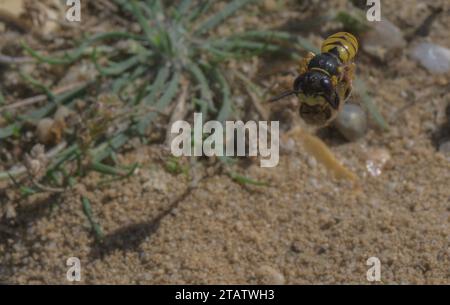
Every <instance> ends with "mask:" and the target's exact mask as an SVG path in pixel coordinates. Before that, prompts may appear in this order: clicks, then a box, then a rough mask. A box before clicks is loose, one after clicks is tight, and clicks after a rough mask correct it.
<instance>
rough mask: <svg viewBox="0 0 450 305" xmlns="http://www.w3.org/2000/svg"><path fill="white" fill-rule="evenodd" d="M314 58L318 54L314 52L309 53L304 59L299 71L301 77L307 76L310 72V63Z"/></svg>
mask: <svg viewBox="0 0 450 305" xmlns="http://www.w3.org/2000/svg"><path fill="white" fill-rule="evenodd" d="M314 56H316V54H314V53H313V52H308V53H307V54H306V56H305V57H303V58H302V60H301V61H300V64H299V69H298V73H299V75H302V74H305V73H306V72H307V71H308V65H309V62H310V61H311V59H313V58H314Z"/></svg>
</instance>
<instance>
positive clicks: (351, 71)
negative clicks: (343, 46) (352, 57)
mask: <svg viewBox="0 0 450 305" xmlns="http://www.w3.org/2000/svg"><path fill="white" fill-rule="evenodd" d="M355 69H356V65H355V63H350V64H348V65H346V66H345V67H344V73H343V77H342V91H343V96H344V101H345V100H347V99H348V98H349V96H350V94H351V93H352V87H353V78H354V76H355Z"/></svg>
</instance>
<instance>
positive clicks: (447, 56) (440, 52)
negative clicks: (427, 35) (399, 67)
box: [411, 42, 450, 73]
mask: <svg viewBox="0 0 450 305" xmlns="http://www.w3.org/2000/svg"><path fill="white" fill-rule="evenodd" d="M411 57H412V58H414V59H415V60H417V61H418V62H420V64H421V65H422V66H424V67H425V68H426V69H427V70H428V71H430V72H431V73H446V72H448V71H450V50H449V49H446V48H443V47H441V46H438V45H435V44H432V43H428V42H423V43H421V44H419V45H417V46H416V47H414V48H413V49H412V51H411Z"/></svg>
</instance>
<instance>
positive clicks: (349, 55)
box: [321, 32, 358, 63]
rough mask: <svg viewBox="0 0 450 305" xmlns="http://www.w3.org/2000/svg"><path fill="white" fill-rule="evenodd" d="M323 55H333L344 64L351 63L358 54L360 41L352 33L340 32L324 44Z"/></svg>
mask: <svg viewBox="0 0 450 305" xmlns="http://www.w3.org/2000/svg"><path fill="white" fill-rule="evenodd" d="M321 52H322V53H327V52H328V53H333V54H335V55H336V56H338V57H339V59H340V60H341V61H342V62H343V63H347V62H349V61H351V60H352V59H353V58H354V57H355V56H356V53H357V52H358V40H357V39H356V38H355V36H353V35H352V34H350V33H347V32H339V33H336V34H333V35H331V36H330V37H328V38H327V39H325V41H324V42H323V43H322V48H321Z"/></svg>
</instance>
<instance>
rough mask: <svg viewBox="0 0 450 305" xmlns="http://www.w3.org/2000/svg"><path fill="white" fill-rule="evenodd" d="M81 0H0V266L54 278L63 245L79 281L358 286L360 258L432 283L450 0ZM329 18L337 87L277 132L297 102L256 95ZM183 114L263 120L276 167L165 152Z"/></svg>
mask: <svg viewBox="0 0 450 305" xmlns="http://www.w3.org/2000/svg"><path fill="white" fill-rule="evenodd" d="M80 4H81V5H80V7H79V9H78V7H77V1H75V2H74V6H68V5H66V1H59V0H42V1H28V0H0V33H1V35H0V282H2V283H24V284H25V283H27V284H31V283H36V284H37V283H39V284H43V283H54V284H69V283H70V282H68V281H67V279H66V272H67V268H68V267H67V266H66V260H67V259H68V258H69V257H78V258H79V259H80V261H81V268H82V281H81V282H80V283H82V284H92V283H96V284H97V283H111V284H118V283H121V284H183V283H188V284H246V283H249V284H257V283H261V284H306V283H328V284H336V283H363V284H364V283H369V282H368V281H367V279H366V272H367V269H368V268H369V267H368V266H366V260H367V259H368V258H369V257H373V256H375V257H378V258H379V259H380V261H381V264H382V273H381V282H382V283H409V284H418V283H427V284H432V283H439V284H444V283H449V279H450V273H449V272H450V271H449V270H450V269H449V263H450V256H449V255H450V248H449V246H450V244H449V232H450V228H449V222H450V190H449V181H450V163H449V162H450V101H449V98H450V95H449V89H450V86H449V71H450V50H449V48H450V35H449V34H448V28H449V26H450V14H449V12H450V3H449V2H448V1H446V0H439V1H425V0H423V1H419V0H408V1H406V2H405V1H389V2H388V1H381V7H380V8H381V10H380V16H381V21H373V22H370V21H368V19H367V14H368V13H367V12H368V10H369V9H370V6H367V5H366V1H358V0H352V1H350V0H332V1H331V0H330V1H315V0H296V1H295V0H285V1H283V0H279V1H277V0H261V1H251V0H232V1H209V0H197V1H196V0H179V1H158V0H148V1H123V0H98V1H81V2H80ZM78 17H80V20H79V21H77V19H78ZM71 20H72V21H71ZM338 31H348V32H350V33H353V34H354V35H355V36H356V37H357V38H358V40H359V43H360V49H359V52H358V55H357V56H356V58H355V63H356V78H355V81H354V83H353V94H352V96H351V97H350V99H349V100H348V101H347V104H346V106H345V108H344V109H343V110H342V111H341V113H340V114H339V116H338V118H337V119H336V121H334V122H332V123H331V124H330V125H329V126H326V127H324V128H319V129H317V128H312V127H310V126H307V125H305V124H301V126H302V130H303V132H302V134H301V135H296V134H293V133H288V132H287V131H288V130H290V129H291V128H292V127H293V125H294V124H295V120H298V115H297V113H296V112H295V107H293V105H295V104H296V103H298V101H297V100H296V98H295V97H292V98H288V99H286V100H284V101H282V102H279V103H276V104H273V105H270V104H269V103H267V100H268V99H269V98H270V97H272V96H274V95H277V94H279V93H280V92H282V91H284V90H286V89H290V88H291V86H292V82H293V80H294V79H295V77H296V76H297V73H298V66H299V61H300V60H301V58H302V57H303V56H304V55H305V54H306V53H307V52H309V51H312V52H318V50H319V49H320V45H321V43H322V42H323V40H324V39H325V38H326V37H328V36H329V35H330V34H333V33H335V32H338ZM293 109H294V110H293ZM194 112H201V113H202V114H203V118H204V120H219V121H225V120H244V121H246V120H256V121H258V120H279V121H280V126H281V130H282V131H281V142H280V153H281V156H280V162H279V164H278V166H277V167H275V168H261V167H260V166H259V161H258V160H257V158H253V157H252V158H250V157H248V158H206V157H201V158H199V157H192V158H187V157H181V158H175V157H173V156H172V155H171V153H170V150H169V146H168V143H169V142H170V134H169V133H168V126H170V125H171V123H172V122H174V121H176V120H181V119H185V120H187V121H192V120H193V113H194ZM311 143H313V144H311ZM314 143H315V144H314ZM311 145H312V146H311ZM328 154H329V155H331V156H332V159H333V161H332V162H331V163H326V162H325V163H324V162H322V161H321V160H323V159H324V157H323V156H324V155H328ZM341 165H342V166H341ZM339 166H341V167H339ZM336 168H338V169H336ZM339 168H341V169H339ZM342 168H343V169H342ZM343 170H345V171H346V172H351V173H352V175H354V176H353V177H357V178H356V181H349V180H348V179H338V178H339V173H340V172H339V171H343ZM336 174H337V175H336ZM344 176H345V175H344Z"/></svg>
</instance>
